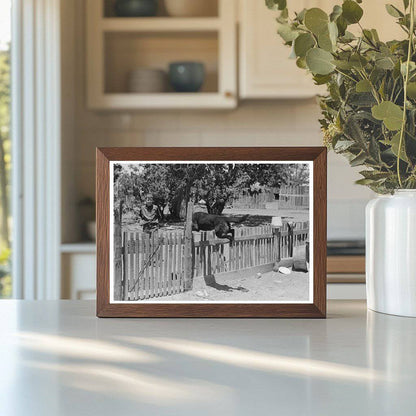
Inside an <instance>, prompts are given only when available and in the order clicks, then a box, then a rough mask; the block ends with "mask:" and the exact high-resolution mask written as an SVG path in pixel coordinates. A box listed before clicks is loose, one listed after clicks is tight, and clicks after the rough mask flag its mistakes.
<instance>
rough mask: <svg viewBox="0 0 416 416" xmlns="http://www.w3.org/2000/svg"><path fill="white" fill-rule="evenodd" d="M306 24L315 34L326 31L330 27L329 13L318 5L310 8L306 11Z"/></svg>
mask: <svg viewBox="0 0 416 416" xmlns="http://www.w3.org/2000/svg"><path fill="white" fill-rule="evenodd" d="M305 26H306V27H307V28H308V29H309V30H310V31H311V32H312V33H313V34H315V35H319V34H320V33H324V32H325V31H327V28H328V15H327V14H326V13H325V12H324V11H323V10H322V9H319V8H318V7H314V8H312V9H309V10H307V11H306V13H305Z"/></svg>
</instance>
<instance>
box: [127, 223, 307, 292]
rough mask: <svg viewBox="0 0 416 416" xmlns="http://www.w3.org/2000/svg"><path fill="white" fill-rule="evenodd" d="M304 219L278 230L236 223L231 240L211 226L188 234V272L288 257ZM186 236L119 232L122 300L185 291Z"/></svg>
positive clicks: (303, 236) (302, 234)
mask: <svg viewBox="0 0 416 416" xmlns="http://www.w3.org/2000/svg"><path fill="white" fill-rule="evenodd" d="M308 234H309V224H308V222H303V223H297V224H296V227H295V228H294V229H293V230H290V229H289V227H288V225H287V224H284V227H283V229H282V231H281V232H280V233H279V234H276V233H274V232H273V229H272V227H271V225H265V226H259V227H239V228H236V229H235V240H234V242H233V243H232V244H230V243H229V241H228V240H226V239H219V238H217V237H216V236H215V234H214V232H213V231H206V232H200V233H196V232H194V233H193V235H192V240H193V241H192V250H191V258H192V260H191V261H192V265H191V266H192V267H191V274H192V277H204V276H209V275H217V274H220V273H225V272H240V271H241V270H244V269H251V268H255V267H258V266H263V265H267V264H272V263H274V262H275V261H277V260H279V259H280V258H285V257H289V256H291V255H292V253H293V247H294V246H300V245H304V244H305V242H306V240H307V238H308ZM185 247H186V244H185V235H184V232H183V230H175V231H159V232H156V233H153V234H152V235H149V234H146V233H142V232H128V231H125V232H123V237H122V250H121V253H122V267H121V269H122V273H121V276H122V287H123V293H122V299H124V300H142V299H149V298H153V297H160V296H169V295H173V294H177V293H181V292H184V291H185V290H186V289H187V285H186V280H185V278H186V272H185V271H186V268H187V267H188V266H189V265H187V264H186V257H187V256H185Z"/></svg>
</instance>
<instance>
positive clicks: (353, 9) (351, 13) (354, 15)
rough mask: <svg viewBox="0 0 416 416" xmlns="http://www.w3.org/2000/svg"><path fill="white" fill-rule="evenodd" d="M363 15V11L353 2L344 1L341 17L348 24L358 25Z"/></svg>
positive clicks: (349, 0) (351, 0)
mask: <svg viewBox="0 0 416 416" xmlns="http://www.w3.org/2000/svg"><path fill="white" fill-rule="evenodd" d="M363 13H364V12H363V9H362V8H361V7H360V6H359V5H358V4H357V3H356V2H355V1H353V0H346V1H344V3H343V4H342V16H343V17H344V19H345V20H346V21H347V22H348V23H349V24H353V23H358V22H359V21H360V20H361V18H362V17H363Z"/></svg>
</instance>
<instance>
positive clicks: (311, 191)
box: [110, 160, 314, 304]
mask: <svg viewBox="0 0 416 416" xmlns="http://www.w3.org/2000/svg"><path fill="white" fill-rule="evenodd" d="M135 163H136V164H143V165H145V164H147V165H151V164H161V165H163V164H195V165H197V164H209V163H211V164H223V163H230V164H232V163H234V164H242V165H245V164H247V165H249V164H264V165H269V164H270V165H279V164H280V165H291V164H306V165H308V166H309V178H308V179H309V182H308V185H309V224H310V226H309V240H310V241H313V162H312V161H310V160H296V161H294V160H285V161H280V160H273V161H270V160H247V161H245V160H244V161H237V160H198V161H196V160H194V161H178V160H168V161H166V160H158V161H155V160H146V161H131V160H130V161H126V160H117V161H114V160H112V161H110V184H111V185H112V186H110V236H112V235H114V215H113V212H114V164H121V165H123V164H125V165H130V164H135ZM309 253H310V261H309V271H308V274H309V299H308V300H306V301H304V300H300V301H296V300H287V301H283V300H282V301H277V300H276V301H273V300H270V301H250V300H246V301H244V300H235V301H233V300H230V301H228V302H224V301H215V300H212V301H203V300H200V301H199V300H193V301H189V300H187V301H170V300H166V301H165V302H166V303H169V304H182V303H195V304H200V303H207V304H216V303H230V304H231V303H245V304H251V303H271V304H276V303H282V304H287V303H293V304H294V303H313V281H314V280H313V253H314V247H313V244H312V246H311V247H310V252H309ZM110 303H111V304H127V303H132V304H141V303H146V304H152V303H154V304H160V303H163V300H162V301H161V300H138V301H137V300H136V301H126V300H122V301H116V300H114V238H110Z"/></svg>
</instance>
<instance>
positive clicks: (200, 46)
mask: <svg viewBox="0 0 416 416" xmlns="http://www.w3.org/2000/svg"><path fill="white" fill-rule="evenodd" d="M104 59H105V65H104V73H105V80H104V82H105V84H104V92H105V93H106V94H114V93H116V94H120V93H128V94H131V92H130V91H129V90H128V85H127V84H128V77H129V73H130V72H131V71H133V70H135V69H138V68H152V69H160V70H163V71H164V72H165V74H166V77H167V75H168V69H169V64H170V63H172V62H175V61H197V62H202V63H203V64H204V67H205V73H206V76H205V81H204V84H203V86H202V88H201V91H200V92H196V93H192V94H189V95H190V96H192V95H199V94H201V93H214V92H218V39H217V34H216V33H215V32H214V33H211V32H210V33H200V32H198V33H196V32H192V33H182V32H163V33H136V32H122V33H118V32H117V33H115V32H111V33H106V34H105V40H104ZM173 93H174V91H173V89H172V88H171V87H170V86H169V85H168V83H167V85H166V90H165V91H163V92H161V93H158V94H164V95H165V94H173ZM175 95H176V94H175ZM180 95H181V96H182V95H183V94H182V93H181V94H180ZM178 98H179V97H178ZM182 98H183V97H181V99H182Z"/></svg>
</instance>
